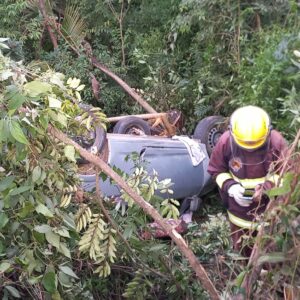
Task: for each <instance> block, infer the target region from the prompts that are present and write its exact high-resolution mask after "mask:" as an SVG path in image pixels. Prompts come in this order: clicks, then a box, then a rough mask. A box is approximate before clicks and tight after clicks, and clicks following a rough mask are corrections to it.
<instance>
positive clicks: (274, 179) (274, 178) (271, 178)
mask: <svg viewBox="0 0 300 300" xmlns="http://www.w3.org/2000/svg"><path fill="white" fill-rule="evenodd" d="M266 180H269V181H271V182H273V183H274V184H275V185H276V186H278V182H279V175H278V174H270V175H268V176H267V177H266ZM281 185H282V180H281V182H280V184H279V186H281Z"/></svg>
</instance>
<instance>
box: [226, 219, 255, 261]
mask: <svg viewBox="0 0 300 300" xmlns="http://www.w3.org/2000/svg"><path fill="white" fill-rule="evenodd" d="M229 223H230V230H231V235H230V236H231V239H232V244H233V250H234V251H236V252H239V253H240V254H242V255H243V256H245V257H250V255H251V252H252V248H253V241H251V237H255V236H256V234H257V231H256V230H252V229H251V230H250V229H244V228H241V227H239V226H237V225H235V224H233V223H231V222H229ZM246 235H247V236H250V240H249V239H247V240H245V238H243V236H246Z"/></svg>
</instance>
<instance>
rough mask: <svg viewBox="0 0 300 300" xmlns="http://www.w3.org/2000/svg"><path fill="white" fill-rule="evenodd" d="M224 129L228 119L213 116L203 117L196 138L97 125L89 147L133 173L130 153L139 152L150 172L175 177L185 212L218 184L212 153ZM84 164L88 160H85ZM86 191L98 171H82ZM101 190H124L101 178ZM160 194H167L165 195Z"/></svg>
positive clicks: (111, 193) (111, 194) (176, 192)
mask: <svg viewBox="0 0 300 300" xmlns="http://www.w3.org/2000/svg"><path fill="white" fill-rule="evenodd" d="M223 131H224V118H223V117H220V116H211V117H207V118H204V119H203V120H201V121H200V122H199V123H198V125H197V127H196V129H195V131H194V134H193V137H192V138H189V137H187V136H176V135H175V136H173V137H159V136H149V135H133V134H115V133H107V134H105V132H104V130H102V129H101V128H97V129H96V131H95V138H94V142H93V144H92V145H90V146H89V147H88V148H89V149H90V150H91V151H92V152H93V153H100V155H101V157H102V158H103V159H104V160H105V161H106V162H107V163H108V164H109V165H110V166H111V167H116V168H118V169H120V170H121V171H123V172H125V173H127V174H130V173H131V172H133V167H134V165H133V162H132V161H131V160H127V159H126V157H128V155H129V154H131V153H133V152H135V153H138V155H139V156H140V158H141V159H143V160H145V161H146V162H147V164H146V167H147V171H148V173H149V174H151V172H153V170H155V171H156V172H157V173H158V177H159V180H163V179H166V178H169V179H171V181H172V183H173V186H172V190H173V193H174V194H173V195H172V197H173V198H175V199H179V200H183V205H182V207H181V213H183V212H184V211H186V210H187V209H189V210H191V211H195V210H197V209H198V207H199V205H200V202H201V200H200V197H201V195H203V194H205V193H207V192H208V191H210V190H211V189H212V188H213V187H214V184H213V182H212V180H211V177H210V175H209V174H208V173H207V166H208V162H209V155H210V153H211V151H212V149H213V147H214V145H215V144H216V143H217V141H218V139H219V137H220V136H221V134H222V133H223ZM81 165H84V161H81ZM80 178H81V180H82V187H83V189H84V190H85V191H89V192H91V191H93V190H94V189H95V187H96V175H95V173H94V172H82V173H81V174H80ZM100 189H101V191H102V193H103V194H104V195H105V196H108V197H118V196H120V189H119V187H118V186H117V185H115V184H113V183H111V182H110V181H109V180H105V181H103V180H100ZM160 196H162V197H164V194H161V195H160Z"/></svg>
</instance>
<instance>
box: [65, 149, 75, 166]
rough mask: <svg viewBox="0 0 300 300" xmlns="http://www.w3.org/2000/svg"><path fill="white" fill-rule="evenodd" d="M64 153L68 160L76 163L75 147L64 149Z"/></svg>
mask: <svg viewBox="0 0 300 300" xmlns="http://www.w3.org/2000/svg"><path fill="white" fill-rule="evenodd" d="M64 153H65V156H66V157H67V158H68V160H70V161H73V162H76V159H75V148H74V146H72V145H67V146H66V147H65V149H64Z"/></svg>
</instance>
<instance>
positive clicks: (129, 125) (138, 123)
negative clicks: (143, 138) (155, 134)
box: [113, 117, 151, 135]
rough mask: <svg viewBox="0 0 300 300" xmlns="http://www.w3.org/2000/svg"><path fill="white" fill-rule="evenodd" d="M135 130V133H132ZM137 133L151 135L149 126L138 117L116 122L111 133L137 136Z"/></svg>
mask: <svg viewBox="0 0 300 300" xmlns="http://www.w3.org/2000/svg"><path fill="white" fill-rule="evenodd" d="M136 129H137V130H136ZM135 130H136V133H135V132H134V131H135ZM137 132H141V133H142V134H145V135H151V127H150V125H149V124H148V123H147V122H146V121H144V120H143V119H140V118H138V117H126V118H124V119H122V120H120V121H118V122H117V124H116V125H115V127H114V129H113V133H121V134H135V135H139V134H138V133H137Z"/></svg>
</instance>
